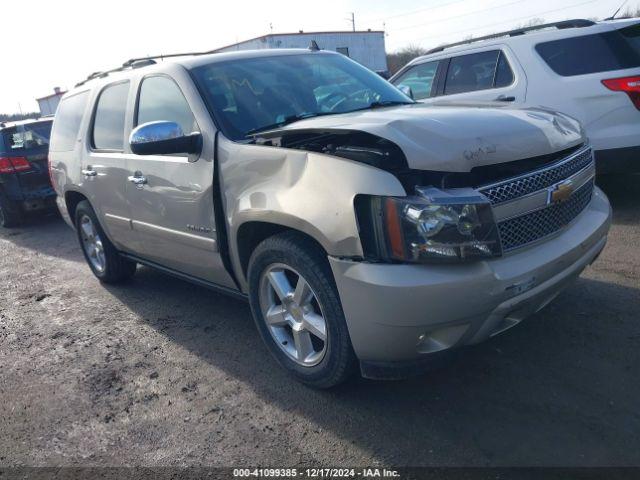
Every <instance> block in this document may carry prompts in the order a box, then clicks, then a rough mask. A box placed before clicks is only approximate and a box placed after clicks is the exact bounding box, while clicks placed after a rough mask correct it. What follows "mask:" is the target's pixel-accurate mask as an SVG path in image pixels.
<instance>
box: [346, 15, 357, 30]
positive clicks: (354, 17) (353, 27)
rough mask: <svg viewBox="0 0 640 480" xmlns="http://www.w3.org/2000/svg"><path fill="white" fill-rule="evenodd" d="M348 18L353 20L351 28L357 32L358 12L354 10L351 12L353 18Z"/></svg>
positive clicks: (350, 20)
mask: <svg viewBox="0 0 640 480" xmlns="http://www.w3.org/2000/svg"><path fill="white" fill-rule="evenodd" d="M346 20H348V21H349V22H351V29H352V30H353V31H354V32H355V31H356V14H355V13H354V12H351V18H347V19H346Z"/></svg>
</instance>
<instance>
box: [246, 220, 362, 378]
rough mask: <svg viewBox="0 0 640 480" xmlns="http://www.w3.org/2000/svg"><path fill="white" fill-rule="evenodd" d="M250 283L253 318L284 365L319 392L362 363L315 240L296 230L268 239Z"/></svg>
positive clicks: (257, 257) (253, 258)
mask: <svg viewBox="0 0 640 480" xmlns="http://www.w3.org/2000/svg"><path fill="white" fill-rule="evenodd" d="M248 280H249V301H250V304H251V311H252V313H253V318H254V320H255V322H256V325H257V327H258V331H259V332H260V336H261V337H262V339H263V341H264V342H265V344H266V346H267V348H268V349H269V351H270V352H271V354H272V355H273V356H274V357H275V358H276V360H277V361H278V363H280V365H282V366H283V367H284V368H285V369H286V370H287V371H288V372H289V373H291V374H292V375H293V376H294V377H295V378H296V379H297V380H299V381H300V382H302V383H305V384H307V385H310V386H312V387H315V388H330V387H333V386H336V385H338V384H340V383H342V382H344V381H345V380H347V379H348V378H349V377H350V376H351V375H352V374H353V372H354V371H355V370H356V366H357V360H356V356H355V354H354V352H353V348H352V346H351V339H350V337H349V331H348V329H347V323H346V321H345V318H344V313H343V311H342V305H341V303H340V297H339V296H338V290H337V287H336V284H335V281H334V278H333V273H332V272H331V268H330V266H329V262H328V261H327V254H326V253H325V252H324V251H323V250H322V249H321V248H320V247H319V246H318V245H317V244H316V243H315V242H313V241H312V240H311V239H309V238H307V237H305V236H303V235H301V234H299V233H297V232H285V233H281V234H278V235H275V236H273V237H270V238H268V239H266V240H264V241H263V242H262V243H261V244H260V245H258V247H257V248H256V249H255V251H254V252H253V254H252V256H251V259H250V260H249V273H248ZM301 282H302V283H301ZM267 317H268V318H269V320H267Z"/></svg>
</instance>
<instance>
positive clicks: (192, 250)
mask: <svg viewBox="0 0 640 480" xmlns="http://www.w3.org/2000/svg"><path fill="white" fill-rule="evenodd" d="M50 171H51V177H52V180H53V184H54V187H55V190H56V192H57V194H58V198H57V202H58V206H59V208H60V211H61V212H62V215H63V216H64V218H65V219H66V221H67V222H68V223H69V224H70V225H71V226H73V227H74V228H75V230H76V231H77V235H78V239H79V242H80V245H81V247H82V251H83V252H84V256H85V257H86V260H87V263H88V265H89V267H90V268H91V270H92V271H93V273H94V274H95V276H96V277H98V279H100V281H102V282H105V283H109V282H119V281H124V280H128V279H129V278H130V277H132V276H133V275H134V273H135V271H136V267H137V265H138V264H142V265H146V266H150V267H154V268H157V269H160V270H162V271H164V272H166V273H169V274H173V275H175V276H177V277H180V278H182V279H186V280H190V281H193V282H195V283H198V284H200V285H204V286H207V287H210V288H212V289H214V290H217V291H221V292H225V293H229V294H232V295H235V296H238V297H241V298H244V299H247V300H248V301H249V303H250V305H251V310H252V312H253V316H254V318H255V321H256V325H257V327H258V330H259V332H260V334H261V336H262V338H263V340H264V342H265V344H266V346H267V347H268V349H269V350H270V352H271V353H272V354H273V355H274V357H275V358H276V359H277V360H278V362H279V363H280V364H281V365H282V366H283V367H284V368H285V369H286V370H288V371H289V372H291V373H292V374H293V375H294V376H295V377H296V378H298V379H299V380H301V381H303V382H305V383H307V384H309V385H312V386H315V387H320V388H322V387H330V386H333V385H336V384H338V383H340V382H342V381H344V380H345V379H346V378H348V376H349V375H350V374H352V373H354V372H355V371H358V370H359V371H360V372H361V374H362V375H364V376H365V377H369V378H391V377H396V376H401V375H406V374H408V373H411V372H415V371H420V370H421V369H422V368H423V367H424V366H426V365H428V364H431V363H433V361H434V360H435V358H440V357H441V356H442V354H444V353H446V352H449V351H452V350H454V349H456V348H458V347H461V346H464V345H469V344H474V343H477V342H480V341H482V340H485V339H487V338H489V337H491V336H493V335H496V334H498V333H500V332H503V331H504V330H506V329H508V328H510V327H512V326H514V325H516V324H518V323H519V322H520V321H521V320H523V319H524V318H525V317H527V316H528V315H530V314H532V313H534V312H537V311H538V310H540V309H541V308H543V307H544V306H545V305H546V304H547V303H549V302H550V301H551V300H552V299H553V298H554V297H556V296H557V295H558V293H559V292H560V291H561V289H562V288H563V287H564V286H566V285H567V284H568V283H569V282H570V281H572V280H574V279H575V278H577V277H578V276H579V275H580V272H582V270H583V269H584V268H585V267H586V266H587V265H589V264H590V263H591V262H593V261H594V259H595V258H596V257H597V256H598V254H599V253H600V252H601V250H602V249H603V247H604V245H605V243H606V238H607V232H608V229H609V223H610V215H611V213H610V207H609V203H608V201H607V198H606V197H605V195H604V194H603V193H602V192H601V191H600V190H599V189H598V188H597V187H595V185H594V164H593V154H592V151H591V148H590V146H589V144H588V141H587V139H586V138H585V136H584V133H583V130H582V128H581V127H580V124H579V123H578V122H576V121H575V120H573V119H571V118H569V117H567V116H565V115H562V114H559V113H555V112H552V111H549V110H546V109H543V108H529V109H523V108H513V107H509V106H505V105H502V104H501V105H492V104H484V105H482V104H467V105H439V106H427V105H421V104H416V103H414V102H413V101H412V100H411V99H410V98H409V97H407V96H405V95H404V94H403V93H402V92H400V91H399V90H397V89H396V88H395V87H393V86H392V85H391V84H389V83H387V82H386V81H385V80H383V79H382V78H380V77H379V76H378V75H376V74H375V73H372V72H370V71H368V70H367V69H365V68H364V67H362V66H360V65H359V64H357V63H355V62H353V61H351V60H349V59H348V58H347V57H345V56H343V55H340V54H336V53H330V52H324V51H317V50H270V51H256V52H234V53H223V54H213V55H210V54H202V55H176V56H173V57H171V58H167V57H165V58H163V59H162V61H160V60H159V59H158V61H154V60H153V59H144V60H132V61H129V62H127V63H125V64H124V65H123V66H122V67H120V68H118V69H114V70H111V71H107V72H103V73H97V74H93V75H91V76H90V77H89V78H88V79H87V80H85V81H84V82H82V83H80V84H78V85H77V86H76V88H75V89H73V90H72V91H70V92H69V93H68V94H66V95H65V97H64V99H63V100H62V102H61V103H60V107H59V110H58V113H57V115H56V118H55V121H54V126H53V132H52V139H51V146H50ZM132 286H133V287H134V288H135V283H133V284H132Z"/></svg>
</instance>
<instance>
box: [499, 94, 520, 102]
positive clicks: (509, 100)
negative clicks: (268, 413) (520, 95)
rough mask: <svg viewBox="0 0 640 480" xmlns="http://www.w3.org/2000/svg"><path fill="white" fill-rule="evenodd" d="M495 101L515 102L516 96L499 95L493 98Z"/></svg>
mask: <svg viewBox="0 0 640 480" xmlns="http://www.w3.org/2000/svg"><path fill="white" fill-rule="evenodd" d="M495 101H496V102H515V101H516V97H511V96H509V97H508V96H506V95H500V96H499V97H498V98H496V99H495Z"/></svg>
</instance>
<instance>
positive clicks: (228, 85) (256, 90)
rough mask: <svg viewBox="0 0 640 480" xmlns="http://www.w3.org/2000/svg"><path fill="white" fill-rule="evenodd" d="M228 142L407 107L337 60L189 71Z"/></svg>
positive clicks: (264, 61) (285, 60)
mask: <svg viewBox="0 0 640 480" xmlns="http://www.w3.org/2000/svg"><path fill="white" fill-rule="evenodd" d="M193 73H194V76H195V79H196V82H197V83H198V84H199V86H200V89H201V91H202V92H203V93H204V95H205V97H206V101H207V102H208V103H209V106H210V108H211V109H212V111H213V112H214V115H215V117H216V120H218V122H219V123H220V124H221V128H222V131H223V132H224V134H225V135H226V136H227V137H229V138H231V139H232V140H241V139H244V138H247V137H248V136H250V135H251V134H252V133H254V132H257V131H260V130H264V129H267V128H270V127H273V128H276V127H278V126H279V125H284V124H286V123H291V122H292V121H295V120H299V119H301V118H306V117H310V116H316V115H328V114H336V113H346V112H352V111H354V110H361V109H364V108H371V107H372V104H373V106H384V105H388V104H396V103H412V101H411V99H410V98H408V97H406V96H405V95H404V94H403V93H401V92H400V91H399V90H397V89H396V88H395V87H393V86H392V85H391V84H389V83H388V82H387V81H386V80H384V79H383V78H381V77H380V76H379V75H377V74H375V73H373V72H372V71H370V70H368V69H367V68H365V67H363V66H361V65H360V64H358V63H356V62H354V61H352V60H349V59H348V58H346V57H344V56H342V55H334V54H330V55H327V54H322V53H310V54H308V55H282V56H274V57H262V58H249V59H241V60H232V61H227V62H215V63H211V64H209V65H203V66H200V67H196V68H194V69H193Z"/></svg>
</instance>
